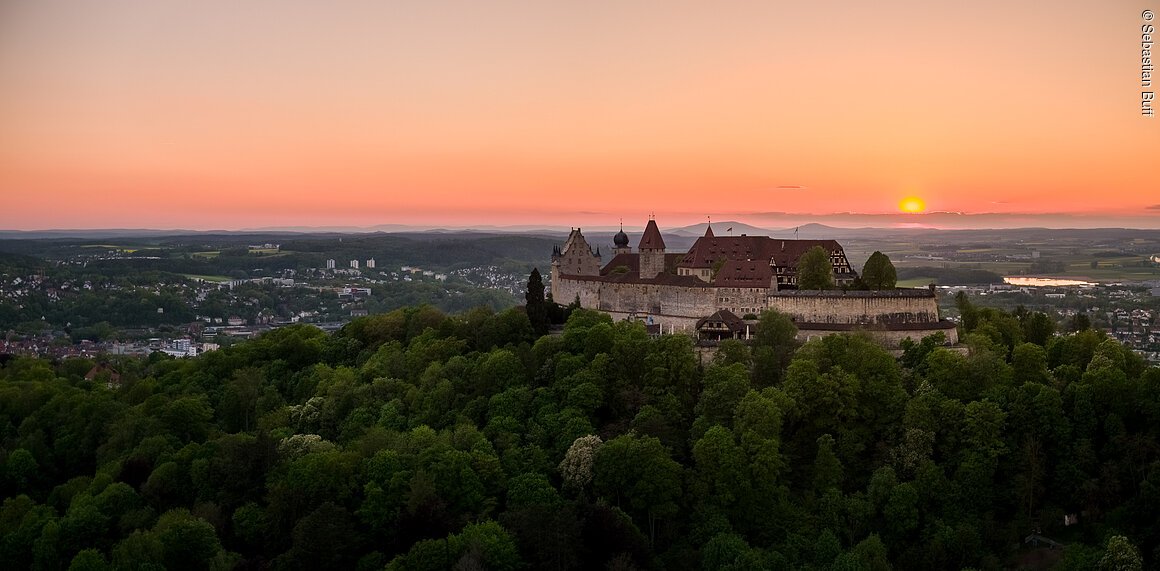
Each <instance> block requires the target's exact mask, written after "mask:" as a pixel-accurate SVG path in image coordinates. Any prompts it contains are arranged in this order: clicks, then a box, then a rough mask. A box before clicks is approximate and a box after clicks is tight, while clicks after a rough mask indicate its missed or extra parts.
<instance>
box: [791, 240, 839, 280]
mask: <svg viewBox="0 0 1160 571" xmlns="http://www.w3.org/2000/svg"><path fill="white" fill-rule="evenodd" d="M797 282H798V283H797V285H798V289H832V288H833V287H834V267H833V265H832V264H831V263H830V253H829V252H827V251H826V249H825V248H823V247H821V246H814V247H813V248H810V249H809V250H806V253H804V254H802V256H801V257H800V258H798V265H797Z"/></svg>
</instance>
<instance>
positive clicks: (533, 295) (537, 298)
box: [524, 268, 548, 335]
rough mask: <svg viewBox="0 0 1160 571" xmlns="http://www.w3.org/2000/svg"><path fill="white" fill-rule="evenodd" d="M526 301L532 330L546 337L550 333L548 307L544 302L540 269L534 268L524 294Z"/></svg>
mask: <svg viewBox="0 0 1160 571" xmlns="http://www.w3.org/2000/svg"><path fill="white" fill-rule="evenodd" d="M524 301H525V307H526V308H527V312H528V321H531V322H532V329H533V330H534V331H535V332H536V335H544V334H545V333H547V332H548V306H547V303H546V302H545V301H544V280H543V278H542V277H540V269H539V268H532V273H531V275H529V276H528V291H527V293H525V294H524Z"/></svg>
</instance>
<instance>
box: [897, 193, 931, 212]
mask: <svg viewBox="0 0 1160 571" xmlns="http://www.w3.org/2000/svg"><path fill="white" fill-rule="evenodd" d="M898 210H899V211H901V212H906V213H908V214H918V213H920V212H923V211H925V210H926V202H923V200H922V199H921V198H919V197H917V196H908V197H906V198H903V199H902V202H899V203H898Z"/></svg>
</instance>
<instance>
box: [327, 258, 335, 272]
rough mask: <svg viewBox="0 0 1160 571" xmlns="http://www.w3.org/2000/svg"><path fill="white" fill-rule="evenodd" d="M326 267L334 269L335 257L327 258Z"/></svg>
mask: <svg viewBox="0 0 1160 571" xmlns="http://www.w3.org/2000/svg"><path fill="white" fill-rule="evenodd" d="M326 269H328V270H333V269H334V260H333V259H331V260H326Z"/></svg>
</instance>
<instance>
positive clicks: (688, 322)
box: [551, 219, 958, 347]
mask: <svg viewBox="0 0 1160 571" xmlns="http://www.w3.org/2000/svg"><path fill="white" fill-rule="evenodd" d="M815 246H821V247H822V249H824V250H825V251H827V252H828V253H829V254H830V264H831V267H832V268H833V277H834V282H835V283H836V284H837V285H838V286H849V285H851V284H853V282H854V280H855V279H856V278H857V277H858V274H857V273H856V272H855V271H854V270H853V268H851V266H850V262H849V260H847V259H846V253H845V252H844V251H843V250H842V246H841V244H839V243H838V242H836V241H834V240H783V239H780V238H771V237H769V236H746V235H744V234H742V235H740V236H717V235H715V234H714V233H713V228H712V226H708V227H707V228H706V230H705V235H704V236H701V237H699V238H697V241H696V242H695V243H694V244H693V246H692V247H691V248H689V251H687V252H668V251H666V249H665V241H664V237H663V236H661V231H660V228H659V227H658V226H657V223H656V220H653V219H650V220H649V221H648V224H647V225H646V226H645V229H644V234H643V235H642V236H641V239H640V242H639V243H638V244H637V248H636V250H637V251H636V252H633V250H632V247H631V246H629V238H628V235H627V234H625V232H624V229H623V228H621V230H620V232H618V233H617V234H616V235H615V236H614V237H613V248H612V258H611V259H610V260H609V262H608V263H607V264H603V265H602V264H601V255H600V250H599V248H598V249H597V250H596V251H593V250H592V247H591V246H589V245H588V242H587V241H586V240H585V239H584V235H583V234H582V233H581V232H580V229H579V228H574V229H572V232H571V234H569V236H568V239H567V240H566V241H565V242H564V245H563V246H557V247H556V248H555V250H554V251H553V252H552V269H551V292H552V298H553V299H555V300H556V301H558V302H560V303H569V302H572V301H573V300H579V302H580V306H581V307H584V308H589V309H596V310H599V311H602V312H604V313H607V314H609V315H611V316H612V318H613V319H634V320H643V321H645V322H646V323H648V324H650V325H654V326H659V327H658V329H659V330H661V331H666V332H675V331H685V332H688V333H693V334H696V335H698V336H699V337H701V338H715V339H721V338H724V337H735V338H741V337H744V336H746V335H748V334H749V331H750V328H751V327H752V326H753V325H754V323H755V322H754V321H753V317H754V316H756V315H758V314H760V313H761V312H762V311H765V310H767V309H775V310H778V311H781V312H782V313H785V314H787V315H789V316H790V318H791V319H793V320H794V322H795V324H796V325H797V327H798V335H799V337H800V338H801V339H803V340H808V339H810V338H813V337H816V336H821V335H828V334H831V333H839V332H847V331H855V330H864V331H867V332H869V333H870V334H871V335H873V336H874V337H875V338H877V339H879V341H881V342H882V343H883V344H884V345H886V346H888V347H897V346H898V345H899V343H900V342H901V341H902V340H903V339H905V338H907V337H910V338H912V339H914V340H918V339H921V338H922V337H925V336H927V335H931V334H933V333H937V332H941V333H943V334H944V335H946V337H947V340H948V342H950V343H957V341H958V334H957V329H956V327H955V324H954V323H951V322H949V321H946V320H940V319H939V316H938V300H937V298H936V297H935V292H934V288H933V286H932V287H931V288H921V289H907V288H900V289H893V290H881V291H859V290H845V289H834V290H821V291H818V290H813V291H809V290H799V289H797V265H798V259H799V258H800V257H801V256H802V254H804V253H805V252H806V251H807V250H809V249H811V248H813V247H815ZM738 316H742V317H738ZM745 317H749V319H745Z"/></svg>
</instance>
